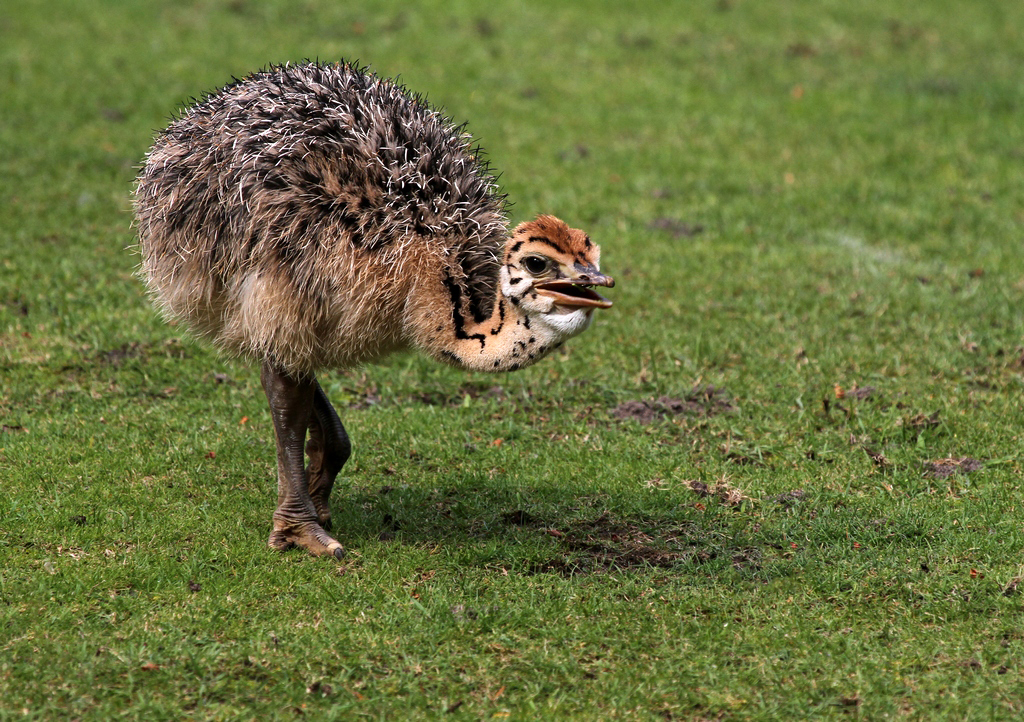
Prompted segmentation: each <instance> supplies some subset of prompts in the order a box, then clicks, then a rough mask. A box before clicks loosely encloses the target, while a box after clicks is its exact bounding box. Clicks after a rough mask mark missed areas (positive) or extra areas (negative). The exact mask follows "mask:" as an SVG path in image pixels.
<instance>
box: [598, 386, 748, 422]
mask: <svg viewBox="0 0 1024 722" xmlns="http://www.w3.org/2000/svg"><path fill="white" fill-rule="evenodd" d="M736 410H737V409H736V406H735V405H734V404H733V403H732V401H731V400H730V398H729V394H728V392H727V391H726V390H725V389H723V388H718V387H715V386H710V385H708V386H695V387H694V388H693V389H692V390H691V391H690V393H688V394H687V395H686V396H684V397H682V398H673V397H671V396H660V397H658V398H657V399H651V400H647V401H645V400H637V401H625V402H623V403H621V404H619V405H618V406H616V407H615V408H614V409H612V411H611V414H612V416H614V417H615V418H616V419H623V420H629V421H638V422H640V423H641V424H650V423H654V422H655V421H664V420H665V419H668V418H671V417H673V416H703V417H706V416H715V415H717V414H724V413H731V412H733V411H736Z"/></svg>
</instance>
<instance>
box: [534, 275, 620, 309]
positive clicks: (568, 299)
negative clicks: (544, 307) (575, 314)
mask: <svg viewBox="0 0 1024 722" xmlns="http://www.w3.org/2000/svg"><path fill="white" fill-rule="evenodd" d="M614 285H615V279H613V278H612V277H611V276H605V275H604V274H603V273H600V272H599V271H595V270H592V269H587V272H586V273H583V274H580V276H579V277H578V278H557V279H555V280H553V281H543V282H541V283H538V284H536V285H535V286H534V288H535V289H536V290H537V292H538V293H542V294H544V295H545V296H548V297H550V298H553V299H554V300H555V303H557V304H558V305H559V306H569V307H575V308H611V307H612V302H611V301H609V300H608V299H607V298H605V297H604V296H602V295H601V294H600V293H598V292H597V291H594V290H593V287H594V286H605V287H606V288H611V287H612V286H614Z"/></svg>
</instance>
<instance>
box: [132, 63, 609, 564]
mask: <svg viewBox="0 0 1024 722" xmlns="http://www.w3.org/2000/svg"><path fill="white" fill-rule="evenodd" d="M134 207H135V215H136V222H137V225H138V232H139V249H140V253H141V257H142V264H141V274H142V276H143V278H144V279H145V281H146V284H147V287H148V289H149V291H150V294H151V295H152V297H153V298H154V301H155V303H156V304H157V306H158V307H159V308H160V309H161V310H162V311H163V312H164V313H165V315H166V316H168V317H170V318H173V319H176V320H178V321H180V322H181V323H183V324H184V325H185V326H186V327H187V328H189V329H190V330H191V331H192V332H193V333H195V334H196V335H198V336H200V337H204V338H206V339H208V340H210V341H212V342H213V343H214V344H215V345H217V346H218V347H220V348H221V349H223V350H225V351H226V352H228V353H231V354H234V355H239V356H244V357H248V358H251V359H254V360H256V361H258V362H260V363H261V364H262V367H263V373H262V377H261V378H262V380H263V384H264V388H265V390H266V392H267V396H268V400H269V401H270V404H271V411H272V415H273V416H274V419H275V431H276V433H277V437H278V470H279V475H278V476H279V502H278V511H277V512H275V531H274V533H272V535H271V544H272V546H276V547H278V548H286V547H287V546H290V545H292V544H299V545H300V546H304V547H306V548H307V549H309V550H310V551H312V552H314V553H337V550H338V549H340V545H339V544H338V543H337V542H336V541H335V540H333V539H332V538H331V537H330V536H329V535H327V534H326V533H325V532H324V530H323V528H322V527H323V526H325V524H327V523H329V510H328V507H327V496H329V494H330V488H331V485H332V484H333V481H334V476H335V475H336V474H337V471H338V470H340V468H341V465H342V464H344V460H345V459H347V457H348V453H349V445H348V438H347V435H346V434H345V431H344V427H343V426H342V425H341V422H340V420H338V418H337V415H336V414H335V413H334V410H333V408H331V407H330V403H329V402H328V401H327V399H326V396H325V395H324V394H323V391H322V389H320V387H319V385H318V384H317V383H316V380H315V373H316V371H318V370H320V369H325V368H345V367H349V366H352V365H355V364H359V363H364V362H368V361H373V360H375V359H378V358H381V357H382V356H385V355H387V354H389V353H391V352H394V351H397V350H401V349H406V348H418V349H420V350H422V351H424V352H425V353H427V354H428V355H430V356H432V357H434V358H436V359H438V360H440V361H442V362H445V363H449V364H452V365H455V366H459V367H462V368H467V369H473V370H482V371H506V370H515V369H517V368H520V367H522V366H526V365H528V364H530V363H533V362H535V361H536V360H538V359H540V358H542V357H543V356H544V355H546V354H547V353H549V352H550V351H551V350H552V349H553V348H556V347H557V346H559V345H561V343H562V342H563V341H564V340H566V339H567V338H569V337H571V336H573V335H576V334H577V333H579V332H581V331H582V330H584V329H585V328H586V327H587V326H588V325H589V323H590V320H591V314H592V311H593V309H594V308H606V307H608V306H610V305H611V302H609V301H607V300H605V299H604V298H602V297H601V296H600V295H598V294H597V293H595V292H594V291H593V290H592V287H593V286H600V285H604V286H610V285H612V281H611V279H610V278H608V277H607V276H604V275H603V274H601V273H600V270H599V261H600V251H599V249H598V247H597V246H596V245H595V244H593V243H592V242H591V241H590V239H589V238H588V237H587V236H586V234H585V233H583V232H582V231H579V230H576V229H572V228H569V227H568V226H567V225H566V224H565V223H563V222H562V221H560V220H558V219H557V218H554V217H552V216H539V217H538V218H537V219H536V220H534V221H530V222H527V223H523V224H520V225H519V226H517V227H516V228H515V229H514V230H513V231H512V232H511V234H510V233H509V230H508V221H507V217H506V207H505V198H504V196H503V195H502V194H501V193H500V191H499V189H498V186H497V183H496V181H495V179H494V177H493V176H492V175H491V174H490V172H489V169H488V167H487V164H486V163H485V162H484V161H482V160H481V157H480V151H479V150H478V149H477V148H476V147H474V146H473V144H472V139H471V137H470V136H469V135H468V134H467V133H466V132H465V130H464V128H463V126H459V125H456V124H455V123H453V122H452V121H451V120H450V119H448V118H447V117H445V116H444V115H443V114H441V113H440V112H438V111H437V110H434V109H432V108H431V107H429V106H428V105H427V104H426V103H425V101H423V100H422V99H421V98H419V97H418V96H416V95H413V94H410V93H409V92H408V91H406V90H405V89H404V88H403V87H402V86H400V85H399V84H397V83H395V82H393V81H390V80H386V79H381V78H378V77H377V76H375V75H373V74H371V73H368V72H366V71H365V70H362V69H359V68H357V67H355V66H352V65H348V64H344V63H341V64H331V65H323V64H317V63H306V64H301V65H294V66H290V65H289V66H275V67H271V68H269V69H267V70H265V71H262V72H258V73H254V74H252V75H250V76H248V77H246V78H244V79H242V80H236V81H235V82H234V83H232V84H231V85H228V86H226V87H225V88H223V89H221V90H219V91H217V92H215V93H213V94H211V95H208V96H206V97H205V98H204V99H202V100H200V101H199V102H197V103H196V104H194V105H193V106H192V107H190V108H188V109H187V110H185V111H184V112H183V114H182V115H181V116H180V117H179V118H178V119H176V120H175V121H173V122H172V123H171V125H170V126H169V127H168V128H167V129H166V130H165V131H164V132H163V133H162V134H161V135H160V136H159V137H158V138H157V140H156V142H155V143H154V145H153V147H152V148H151V149H150V151H149V153H148V154H147V157H146V162H145V165H144V167H143V169H142V171H141V173H140V174H139V176H138V180H137V186H136V191H135V204H134ZM307 431H308V433H309V439H310V442H309V444H308V445H307V447H306V453H307V455H308V456H309V458H310V465H309V467H308V468H306V469H305V470H303V469H302V444H303V441H304V439H305V438H306V433H307ZM300 432H301V435H300ZM296 444H298V446H297V448H298V451H296ZM310 445H312V446H313V447H315V448H313V449H312V451H311V449H310ZM296 464H298V466H296ZM321 467H322V468H321ZM324 489H326V491H324ZM311 510H312V511H311ZM310 524H312V525H313V526H315V527H316V528H313V527H312V526H310ZM275 534H276V535H277V536H276V537H275Z"/></svg>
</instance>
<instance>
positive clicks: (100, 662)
mask: <svg viewBox="0 0 1024 722" xmlns="http://www.w3.org/2000/svg"><path fill="white" fill-rule="evenodd" d="M409 5H410V4H408V3H401V2H397V1H395V2H377V1H369V2H361V3H332V2H329V1H328V0H322V1H318V0H308V1H306V2H294V3H286V2H257V0H225V1H223V2H222V1H220V0H194V1H193V2H189V3H159V2H143V1H141V0H140V1H137V2H124V3H118V4H114V3H104V2H99V0H74V1H73V2H72V1H71V0H56V1H51V2H46V3H43V2H40V1H39V0H26V1H25V2H21V3H6V4H5V5H4V6H3V8H2V9H0V424H2V429H0V430H2V433H0V484H2V487H0V488H2V493H0V720H8V719H12V720H13V719H83V720H85V719H92V720H99V719H113V718H126V719H146V720H154V719H187V718H194V719H260V720H262V719H299V718H303V719H320V718H335V719H359V718H370V719H381V720H384V719H388V720H395V719H421V718H442V717H443V718H446V719H447V718H450V719H454V720H458V719H485V718H486V719H580V720H592V719H638V720H644V719H668V720H698V719H706V720H742V719H786V720H791V719H817V718H847V717H850V718H859V719H882V718H905V719H926V720H934V719H955V720H966V719H1016V718H1019V716H1020V715H1021V714H1024V608H1022V599H1024V583H1021V580H1022V577H1024V509H1019V508H1018V507H1022V506H1024V490H1022V488H1021V487H1022V464H1024V453H1022V451H1021V449H1022V429H1024V406H1022V391H1024V254H1022V253H1021V250H1022V242H1021V241H1022V235H1024V123H1022V122H1021V117H1022V113H1024V82H1022V80H1021V68H1022V67H1024V45H1022V44H1021V43H1020V37H1019V31H1020V28H1021V27H1022V26H1024V4H1021V3H1019V2H1013V1H1011V0H1004V1H1002V2H1000V1H997V0H989V1H985V0H979V1H977V2H972V3H959V2H953V1H952V0H928V1H927V2H917V3H905V4H897V5H894V4H892V3H890V2H883V1H882V0H863V1H862V2H839V1H837V0H826V1H825V2H818V1H814V2H812V1H811V0H806V1H804V2H780V3H760V2H754V1H753V0H702V1H701V2H693V3H684V2H675V3H673V2H669V3H631V2H582V1H581V0H574V1H573V2H565V3H557V4H551V3H542V2H529V3H522V2H511V1H508V0H497V1H496V2H492V3H488V4H486V5H485V4H483V3H473V2H468V1H466V0H452V1H449V2H436V1H432V2H428V3H419V4H417V5H416V6H415V7H409ZM342 57H344V58H347V59H353V60H355V59H358V60H360V61H361V62H362V63H365V64H369V65H371V67H372V68H373V69H374V70H375V71H376V72H378V73H379V74H382V75H387V76H394V75H401V76H402V79H403V81H404V82H405V83H406V84H407V85H409V86H410V87H411V88H413V89H415V90H417V91H419V92H423V93H426V94H427V95H428V97H429V98H430V100H431V101H432V102H433V103H435V104H438V105H441V106H443V107H444V108H445V109H446V111H447V112H448V113H449V114H451V115H452V116H454V117H455V118H457V119H460V120H468V121H469V122H470V126H469V129H470V131H471V132H473V133H474V135H475V136H476V137H477V138H478V139H479V140H480V141H481V142H482V144H483V145H484V147H485V148H487V150H488V152H489V155H490V159H491V161H492V162H493V164H494V166H495V167H496V168H497V169H499V170H500V171H502V173H503V175H502V184H503V187H504V188H505V190H506V191H507V192H508V193H509V194H510V196H511V198H512V199H513V201H514V203H515V205H514V206H513V209H512V212H513V219H514V220H515V221H520V220H525V219H527V218H530V217H532V216H534V215H535V214H536V213H538V212H552V213H556V214H558V215H560V216H562V217H563V218H565V219H566V220H568V221H569V222H570V223H572V224H573V225H577V226H579V227H583V228H586V229H587V230H588V232H589V233H590V234H591V236H592V237H593V238H594V239H595V240H596V241H598V242H599V243H601V245H602V247H603V251H604V253H603V258H602V261H603V263H602V265H603V267H604V268H605V269H606V270H607V271H608V272H609V273H611V274H612V275H614V276H615V277H616V279H617V280H618V281H619V283H618V286H617V287H616V289H615V290H614V291H612V292H611V294H610V295H612V296H613V297H614V300H615V308H614V309H612V310H610V311H608V312H605V313H602V314H601V315H600V319H599V321H598V323H596V324H595V325H594V327H593V328H592V329H591V330H590V331H588V332H587V333H586V334H585V335H584V336H582V337H581V338H579V339H576V340H575V341H574V342H571V343H570V344H569V346H568V350H567V352H566V353H564V354H563V355H561V356H556V357H555V358H553V359H549V360H548V361H545V362H544V363H541V364H539V365H537V366H535V367H533V368H530V369H528V370H524V371H522V372H519V373H516V374H512V375H507V376H485V375H469V374H464V373H459V372H456V371H453V370H449V369H445V368H441V367H439V366H437V365H435V364H432V363H430V362H428V361H426V360H424V359H422V358H418V357H414V356H401V357H395V358H393V359H391V360H389V361H388V362H387V363H385V364H382V365H379V366H373V367H367V368H362V369H357V370H349V371H346V372H338V373H333V374H328V375H325V376H324V384H325V388H326V389H327V390H328V392H329V394H330V395H331V397H332V399H333V400H334V401H335V403H336V405H337V406H338V408H339V411H340V412H341V414H342V418H343V419H344V421H345V423H346V425H347V426H348V429H349V432H350V433H351V435H352V439H353V443H354V445H355V454H354V456H353V458H352V460H351V462H350V463H349V465H348V466H347V467H346V469H345V472H344V478H343V479H342V480H341V481H340V483H339V485H338V486H337V487H336V488H335V495H334V501H333V506H334V509H335V532H336V534H337V536H338V538H339V540H340V541H341V542H342V543H343V544H345V546H346V548H347V549H348V550H349V555H348V557H347V558H346V560H345V561H344V562H342V563H337V562H335V561H333V560H327V559H317V558H312V557H309V556H307V555H305V554H303V553H300V552H291V553H286V554H278V553H275V552H272V551H271V550H269V549H268V548H267V547H266V538H267V534H268V532H269V525H270V514H271V512H272V510H273V506H274V500H275V494H276V489H275V483H274V444H273V430H272V427H271V423H270V418H269V414H268V411H267V408H266V402H265V400H264V398H263V396H262V392H261V390H260V386H259V380H258V373H257V372H256V371H255V370H254V369H253V368H250V367H248V366H246V365H244V364H242V363H239V362H235V361H232V360H230V359H224V358H221V357H219V356H218V355H217V354H215V353H214V352H212V351H211V350H209V349H208V348H206V347H204V346H201V345H198V344H195V343H192V342H191V341H189V340H188V339H187V338H183V337H182V334H181V331H180V329H175V328H171V327H168V326H167V325H165V324H164V323H162V322H161V321H160V319H159V318H158V317H157V316H156V314H155V313H154V312H153V311H152V310H151V308H150V307H149V305H148V303H147V301H146V299H145V297H144V294H143V292H142V288H141V285H140V283H139V282H138V280H137V279H136V278H135V277H134V275H133V272H134V267H135V265H136V262H137V257H136V256H134V255H133V253H132V252H131V251H130V250H128V248H129V247H130V246H131V244H132V243H133V232H132V229H131V226H130V222H131V213H130V206H129V194H130V191H131V187H132V181H133V178H134V175H135V172H136V167H137V165H138V163H139V162H140V161H141V158H142V156H143V154H144V152H145V150H146V148H147V147H148V146H149V144H150V142H151V140H152V138H153V134H154V132H155V131H156V130H157V129H159V128H161V127H162V126H163V125H165V124H166V122H167V120H168V118H169V117H170V115H171V113H172V112H174V111H175V110H176V109H178V108H180V107H181V106H182V105H183V104H184V103H186V102H187V100H188V98H190V97H192V96H197V95H199V94H201V93H202V92H203V91H205V90H209V89H212V88H214V87H216V86H218V85H220V84H223V83H225V82H227V81H228V80H229V79H230V78H231V76H232V75H235V76H241V75H243V74H245V73H247V72H249V71H251V70H254V69H257V68H259V67H261V66H264V65H265V64H267V63H270V62H284V61H289V60H292V61H295V60H301V59H303V58H319V59H321V60H334V59H339V58H342ZM1018 585H1019V586H1018Z"/></svg>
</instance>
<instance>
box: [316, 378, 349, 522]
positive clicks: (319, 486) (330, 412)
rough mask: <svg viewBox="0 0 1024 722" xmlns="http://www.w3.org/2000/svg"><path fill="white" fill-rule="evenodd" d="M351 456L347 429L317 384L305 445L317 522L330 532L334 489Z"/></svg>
mask: <svg viewBox="0 0 1024 722" xmlns="http://www.w3.org/2000/svg"><path fill="white" fill-rule="evenodd" d="M314 383H315V382H314ZM351 453H352V445H351V444H350V443H349V440H348V434H347V433H345V427H344V426H342V424H341V419H339V418H338V414H337V413H336V412H335V410H334V407H333V406H331V402H330V400H329V399H328V398H327V394H325V393H324V390H323V389H322V388H321V387H320V384H319V383H317V384H316V389H315V390H314V391H313V413H312V414H311V415H310V417H309V440H308V441H307V442H306V456H308V457H309V465H308V466H307V467H306V478H307V479H308V481H309V496H310V498H312V499H313V506H314V507H316V516H317V520H318V521H319V522H320V526H322V527H323V528H324V529H325V530H327V531H330V530H331V508H330V506H329V505H328V499H329V498H330V496H331V488H332V487H333V486H334V480H335V478H337V476H338V472H340V471H341V467H342V466H344V465H345V462H346V461H348V457H349V455H350V454H351Z"/></svg>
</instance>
